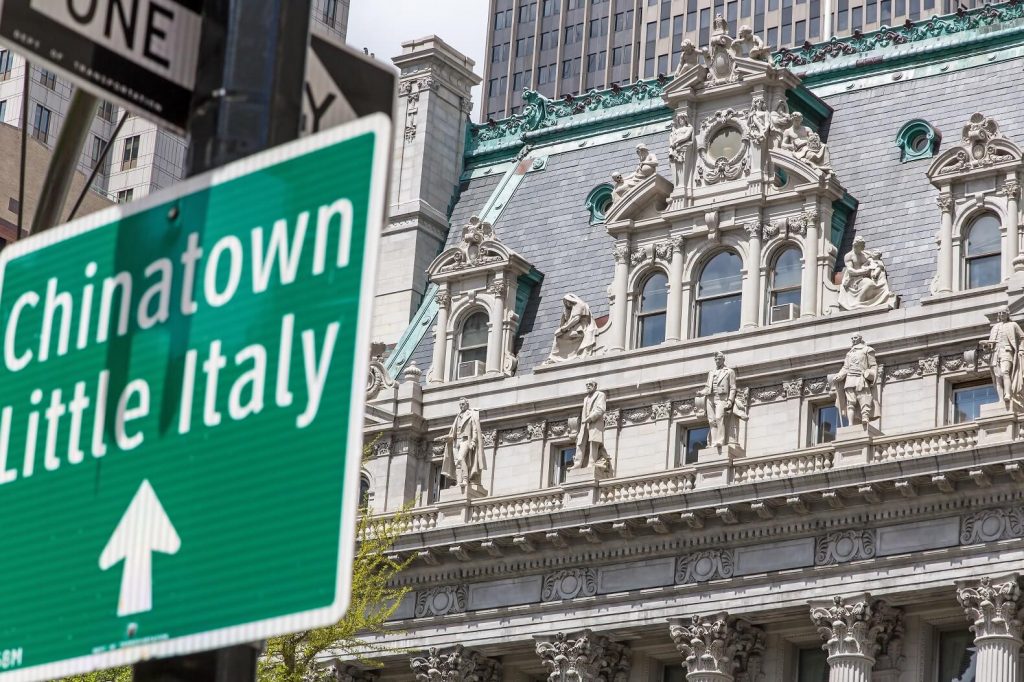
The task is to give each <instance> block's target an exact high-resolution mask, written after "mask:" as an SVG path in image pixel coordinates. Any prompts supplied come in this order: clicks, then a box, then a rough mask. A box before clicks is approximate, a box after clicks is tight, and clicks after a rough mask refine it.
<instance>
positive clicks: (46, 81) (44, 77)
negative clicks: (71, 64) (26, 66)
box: [39, 69, 57, 90]
mask: <svg viewBox="0 0 1024 682" xmlns="http://www.w3.org/2000/svg"><path fill="white" fill-rule="evenodd" d="M39 82H40V83H42V84H43V85H45V86H46V87H47V88H49V89H50V90H56V89H57V74H55V73H54V72H53V71H47V70H46V69H39Z"/></svg>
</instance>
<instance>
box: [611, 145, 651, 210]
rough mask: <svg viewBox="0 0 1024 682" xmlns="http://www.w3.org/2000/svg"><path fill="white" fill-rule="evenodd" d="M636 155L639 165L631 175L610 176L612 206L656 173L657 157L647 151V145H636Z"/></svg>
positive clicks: (615, 174) (618, 174) (617, 174)
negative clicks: (625, 176) (626, 176)
mask: <svg viewBox="0 0 1024 682" xmlns="http://www.w3.org/2000/svg"><path fill="white" fill-rule="evenodd" d="M636 155H637V157H638V158H639V159H640V163H639V164H638V165H637V167H636V170H635V171H633V173H632V175H630V176H629V177H628V178H624V176H623V175H622V174H621V173H614V174H613V175H612V204H615V203H617V202H618V201H619V200H620V199H622V197H623V196H625V194H626V193H627V192H629V190H631V189H633V188H634V187H636V186H637V185H640V184H641V183H643V181H644V180H646V179H647V178H649V177H651V176H653V175H655V174H656V173H657V172H658V156H657V155H656V154H655V153H654V152H652V151H651V150H650V149H648V148H647V145H645V144H643V143H640V144H638V145H637V146H636Z"/></svg>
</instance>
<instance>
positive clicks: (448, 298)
mask: <svg viewBox="0 0 1024 682" xmlns="http://www.w3.org/2000/svg"><path fill="white" fill-rule="evenodd" d="M434 300H435V301H437V305H438V306H439V307H441V308H445V309H447V308H448V306H449V305H450V304H451V302H452V295H451V294H450V293H448V290H447V289H438V290H437V292H436V293H435V294H434Z"/></svg>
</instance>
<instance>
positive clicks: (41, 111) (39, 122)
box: [32, 104, 53, 144]
mask: <svg viewBox="0 0 1024 682" xmlns="http://www.w3.org/2000/svg"><path fill="white" fill-rule="evenodd" d="M52 116H53V112H52V111H50V110H49V109H47V108H46V107H44V106H43V105H41V104H36V117H35V119H34V120H33V125H32V137H34V138H36V139H37V140H39V141H40V142H42V143H44V144H45V143H46V141H47V140H48V139H49V138H50V118H52Z"/></svg>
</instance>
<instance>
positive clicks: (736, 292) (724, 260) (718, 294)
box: [697, 251, 743, 336]
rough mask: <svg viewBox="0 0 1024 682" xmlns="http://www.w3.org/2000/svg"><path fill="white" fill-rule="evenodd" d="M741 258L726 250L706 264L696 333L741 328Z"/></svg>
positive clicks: (700, 288) (700, 289)
mask: <svg viewBox="0 0 1024 682" xmlns="http://www.w3.org/2000/svg"><path fill="white" fill-rule="evenodd" d="M742 265H743V263H742V261H741V260H740V257H739V256H738V255H736V254H735V253H733V252H731V251H723V252H722V253H720V254H718V255H717V256H715V257H714V258H712V259H711V260H710V261H708V263H707V265H705V266H704V270H703V271H701V273H700V281H699V282H698V283H697V336H711V335H712V334H719V333H721V332H733V331H736V330H737V329H739V328H740V289H741V279H740V269H741V268H742Z"/></svg>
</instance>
